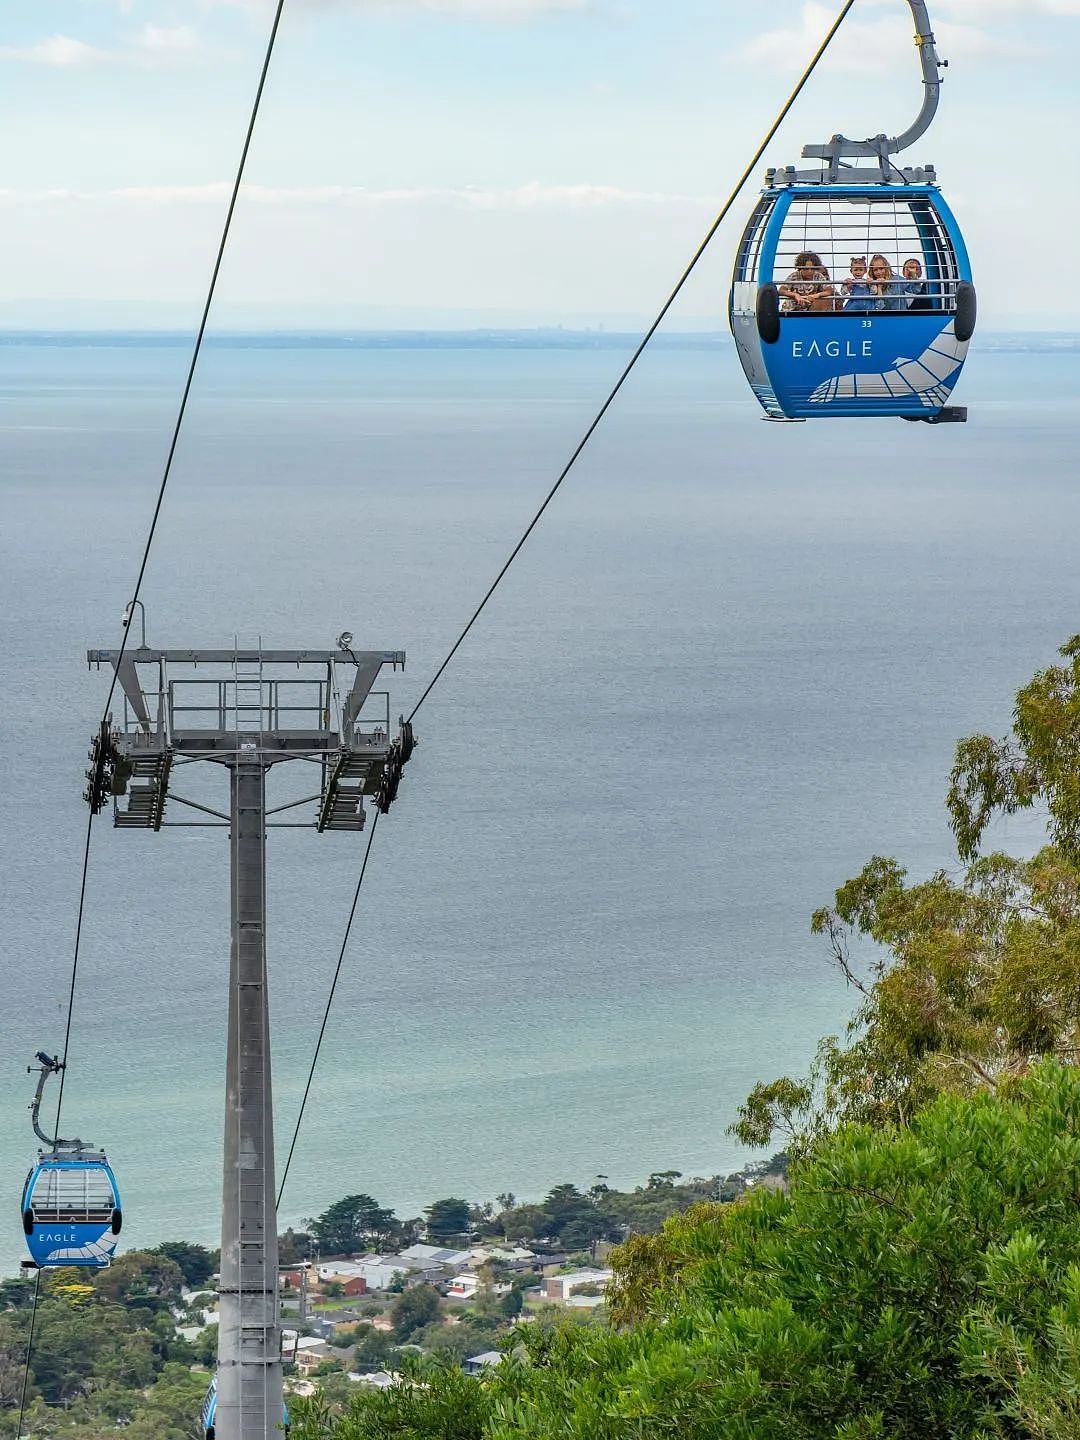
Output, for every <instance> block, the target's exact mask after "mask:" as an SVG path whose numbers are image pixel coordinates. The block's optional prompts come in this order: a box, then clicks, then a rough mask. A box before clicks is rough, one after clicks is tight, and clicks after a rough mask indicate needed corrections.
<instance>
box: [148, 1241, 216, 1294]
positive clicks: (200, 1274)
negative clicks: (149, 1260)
mask: <svg viewBox="0 0 1080 1440" xmlns="http://www.w3.org/2000/svg"><path fill="white" fill-rule="evenodd" d="M147 1253H148V1254H150V1255H164V1256H165V1258H166V1259H167V1260H172V1261H174V1262H175V1263H176V1264H177V1265H178V1266H179V1267H180V1273H181V1274H182V1275H183V1277H184V1284H185V1285H186V1286H187V1288H188V1289H189V1290H198V1289H200V1288H201V1287H202V1286H204V1285H205V1284H206V1282H207V1281H208V1280H209V1279H210V1277H211V1275H216V1274H217V1268H218V1251H217V1250H208V1249H207V1248H206V1246H205V1245H193V1244H191V1243H190V1242H189V1241H187V1240H165V1241H163V1243H162V1244H160V1245H155V1246H154V1248H153V1250H150V1251H148V1252H147Z"/></svg>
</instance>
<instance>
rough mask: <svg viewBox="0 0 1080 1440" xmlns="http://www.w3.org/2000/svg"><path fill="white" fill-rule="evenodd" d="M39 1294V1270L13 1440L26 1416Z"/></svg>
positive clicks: (16, 1439)
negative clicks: (17, 1418)
mask: <svg viewBox="0 0 1080 1440" xmlns="http://www.w3.org/2000/svg"><path fill="white" fill-rule="evenodd" d="M40 1295H41V1271H40V1270H39V1271H38V1272H37V1280H36V1281H35V1283H34V1305H33V1309H32V1310H31V1311H30V1333H29V1335H28V1336H27V1337H26V1360H25V1362H24V1363H23V1377H22V1394H21V1395H20V1396H19V1423H18V1425H17V1426H16V1428H15V1440H22V1433H23V1430H22V1427H23V1420H24V1419H25V1418H26V1391H27V1386H28V1383H29V1380H30V1356H31V1355H32V1354H33V1350H34V1326H35V1325H36V1323H37V1309H38V1297H39V1296H40Z"/></svg>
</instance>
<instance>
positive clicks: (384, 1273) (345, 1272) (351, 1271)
mask: <svg viewBox="0 0 1080 1440" xmlns="http://www.w3.org/2000/svg"><path fill="white" fill-rule="evenodd" d="M408 1270H409V1267H408V1266H407V1265H403V1264H402V1263H401V1261H400V1259H399V1258H398V1256H396V1255H363V1256H361V1258H360V1259H359V1260H333V1261H331V1262H329V1263H328V1264H326V1265H320V1266H319V1283H320V1284H322V1285H325V1284H326V1283H327V1282H330V1283H335V1282H336V1283H337V1284H338V1285H341V1286H346V1285H348V1283H349V1282H350V1281H351V1280H363V1282H364V1287H365V1288H364V1289H363V1290H361V1291H356V1290H354V1291H353V1292H346V1293H353V1294H365V1295H366V1294H367V1292H368V1291H369V1290H388V1289H389V1288H390V1286H391V1285H393V1284H394V1283H395V1282H396V1281H397V1280H398V1279H399V1278H401V1279H404V1277H405V1275H406V1274H407V1273H408Z"/></svg>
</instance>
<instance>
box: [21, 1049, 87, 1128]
mask: <svg viewBox="0 0 1080 1440" xmlns="http://www.w3.org/2000/svg"><path fill="white" fill-rule="evenodd" d="M34 1059H35V1060H37V1061H38V1066H37V1068H38V1070H39V1071H40V1073H39V1075H38V1082H37V1088H36V1090H35V1091H34V1098H33V1100H32V1101H31V1102H30V1121H31V1124H32V1125H33V1127H34V1134H35V1135H36V1136H37V1137H38V1139H39V1140H40V1141H42V1143H43V1144H45V1145H48V1146H49V1148H50V1149H51V1150H60V1149H81V1147H82V1141H81V1140H61V1139H60V1137H59V1135H46V1134H45V1131H44V1130H42V1128H41V1124H40V1117H41V1098H42V1096H43V1095H44V1093H45V1081H46V1080H48V1078H49V1076H50V1075H59V1074H60V1071H61V1070H63V1068H64V1062H63V1061H62V1060H61V1059H59V1058H58V1057H57V1056H55V1055H47V1054H46V1053H45V1051H44V1050H39V1051H38V1052H37V1054H36V1055H35V1056H34ZM34 1068H35V1067H34V1066H33V1065H28V1066H27V1067H26V1073H27V1074H28V1075H30V1074H32V1073H33V1071H34Z"/></svg>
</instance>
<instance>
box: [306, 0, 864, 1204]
mask: <svg viewBox="0 0 1080 1440" xmlns="http://www.w3.org/2000/svg"><path fill="white" fill-rule="evenodd" d="M854 5H855V0H846V3H845V4H844V5H843V7H842V8H841V10H840V13H839V14H838V15H837V17H836V19H835V20H834V21H833V23H832V25H831V26H830V27H829V30H828V33H827V34H826V35H825V38H824V39H823V40H822V42H821V44H820V45H819V46H818V48H817V50H816V51H815V52H814V55H813V58H812V59H811V60H810V62H809V64H808V65H807V67H806V69H805V70H804V71H803V73H802V75H801V77H800V78H799V81H798V84H797V85H796V86H795V88H794V90H792V92H791V94H790V95H789V96H788V98H787V100H786V101H785V102H784V105H783V107H782V109H781V110H780V112H779V114H778V115H777V117H776V119H775V120H774V121H773V123H772V124H771V125H770V126H769V129H768V130H767V132H766V134H765V136H764V138H763V139H762V141H761V143H760V145H759V146H758V147H757V149H756V150H755V151H754V155H753V158H752V159H751V160H750V162H749V164H748V165H747V167H746V169H745V170H744V171H743V173H742V175H741V176H740V178H739V181H738V183H737V184H736V186H735V188H734V190H732V192H731V194H730V195H729V196H728V198H727V200H726V201H725V202H724V205H723V207H722V208H721V210H720V213H719V214H718V215H717V217H716V219H715V220H714V221H713V223H712V224H711V225H710V226H709V229H708V231H707V232H706V234H705V238H704V239H703V240H702V241H701V244H700V245H699V246H698V248H697V250H696V251H695V252H694V255H693V257H692V258H691V260H690V263H689V264H688V265H687V266H686V269H685V270H684V271H683V273H682V275H681V276H680V277H679V280H678V282H677V284H676V285H675V288H674V289H673V290H672V292H671V294H670V295H669V296H668V298H667V299H666V300H665V301H664V304H663V307H662V308H661V310H660V312H659V314H658V315H657V317H656V319H655V320H654V321H653V323H652V324H651V325H650V326H649V328H648V330H647V331H646V332H645V335H644V337H643V338H642V340H641V342H640V344H639V345H638V347H637V349H636V350H635V351H634V353H633V355H632V356H631V358H630V360H629V362H628V364H627V365H626V366H625V368H624V369H623V372H622V374H621V375H620V376H619V378H618V380H617V381H616V383H615V385H614V387H613V388H612V390H611V392H610V394H609V395H608V397H607V399H606V400H605V401H604V403H603V405H602V406H601V407H600V409H599V410H598V411H597V413H596V415H595V417H594V418H593V420H592V423H591V424H590V425H589V428H588V429H587V430H586V431H585V434H584V435H583V436H582V438H581V441H580V442H579V443H578V445H577V447H576V449H575V450H574V452H573V454H572V455H571V456H570V459H569V460H568V461H567V463H566V465H565V466H564V467H563V470H562V472H561V473H560V475H559V477H558V479H557V480H556V481H555V483H554V485H553V486H552V487H551V489H550V490H549V491H548V493H547V495H546V496H545V498H544V502H543V504H542V505H541V506H540V508H539V510H537V512H536V514H535V515H534V516H533V518H532V519H531V520H530V521H529V524H528V526H527V527H526V529H525V531H524V533H523V534H522V536H521V538H520V539H519V540H518V542H517V544H516V545H515V546H514V548H513V550H512V551H511V552H510V555H509V556H508V558H507V560H506V562H505V564H504V565H503V567H502V569H501V570H500V571H499V573H498V574H497V575H496V576H495V579H494V580H493V581H492V582H491V584H490V586H489V587H488V589H487V591H486V592H485V594H484V597H483V599H482V600H481V601H480V603H479V605H477V607H476V609H475V610H474V611H473V613H472V615H471V616H470V618H469V622H468V624H467V625H466V626H465V628H464V629H463V630H462V632H461V634H460V635H459V636H458V637H457V639H456V640H455V641H454V643H453V645H452V646H451V647H450V650H449V651H448V652H447V654H446V657H445V658H444V659H443V661H442V664H441V665H440V666H439V668H438V669H437V670H436V671H435V674H434V675H433V676H432V678H431V679H430V680H429V682H428V684H427V687H426V688H425V690H424V692H423V694H422V695H421V696H420V699H419V700H418V701H417V702H416V704H415V705H414V706H413V708H412V710H411V711H410V712H409V720H410V722H411V721H412V720H413V718H414V717H415V716H416V713H417V711H418V710H419V709H420V707H421V705H423V703H424V701H425V700H426V699H427V698H428V696H429V695H430V694H431V692H432V690H434V688H435V686H436V685H437V684H438V682H439V680H440V679H441V678H442V676H443V673H444V672H445V670H446V669H447V667H448V666H449V664H450V662H451V661H452V660H453V658H454V656H455V655H456V654H457V652H458V650H459V648H460V646H461V644H462V642H463V641H464V640H465V638H466V636H467V635H468V633H469V631H470V630H471V629H472V627H473V626H474V625H475V624H476V621H477V620H478V619H479V618H480V614H481V612H482V611H483V609H484V607H485V606H486V605H487V603H488V601H489V600H490V599H491V597H492V596H493V595H494V593H495V591H496V590H497V589H498V587H499V585H500V583H501V582H502V580H503V577H504V576H505V575H506V572H507V571H508V570H509V569H510V566H511V565H512V564H513V563H514V561H515V560H516V559H517V557H518V555H519V554H520V552H521V550H522V548H523V547H524V545H525V542H526V540H528V538H529V536H530V535H531V534H532V532H533V531H534V530H535V529H536V526H537V525H538V524H539V522H540V519H541V517H542V516H543V514H544V511H545V510H546V509H547V508H548V506H549V505H550V504H551V502H552V500H553V499H554V498H555V495H556V493H557V492H558V490H559V488H560V487H561V485H562V483H563V481H564V480H565V479H566V478H567V476H568V475H569V474H570V472H571V470H572V469H573V468H574V465H575V464H576V463H577V460H578V458H579V456H580V455H581V453H582V451H583V450H584V449H585V447H586V445H587V444H588V443H589V441H590V440H591V439H592V436H593V434H594V432H595V431H596V429H597V428H598V426H599V425H600V422H601V421H602V420H603V418H604V416H605V415H606V414H607V412H608V411H609V410H610V408H611V406H612V404H613V403H614V400H615V397H616V396H617V395H618V393H619V391H620V390H621V389H622V387H623V385H624V384H625V383H626V380H627V378H628V377H629V375H630V372H631V371H632V370H633V368H634V366H635V365H636V364H637V362H638V361H639V360H640V359H641V356H642V354H643V353H644V351H645V348H646V346H647V345H648V344H649V341H650V340H651V339H652V338H653V336H654V335H655V334H656V332H657V330H658V329H659V328H660V326H661V324H662V323H663V321H664V319H665V317H666V316H667V314H668V312H669V310H670V309H671V307H672V305H674V303H675V301H676V300H677V299H678V297H679V294H680V293H681V291H682V290H683V287H684V286H685V285H686V282H687V281H688V280H689V279H690V276H691V275H692V274H693V272H694V270H695V269H696V268H697V265H698V262H699V261H700V260H701V258H702V256H703V255H704V254H705V251H706V250H707V249H708V248H709V245H710V243H711V242H712V240H713V238H714V236H715V235H716V232H717V231H718V230H719V228H720V226H721V225H722V224H723V222H724V220H725V219H726V218H727V216H728V214H729V212H730V211H731V209H732V207H733V206H734V204H735V202H736V200H737V199H738V198H739V195H740V194H741V193H742V191H743V189H744V188H745V186H746V183H747V181H748V180H749V179H750V176H751V175H752V174H753V172H754V170H755V169H756V168H757V166H758V164H759V162H760V161H761V157H762V156H763V155H764V154H765V151H766V150H767V149H768V147H769V145H771V144H772V141H773V139H774V138H775V136H776V132H777V131H778V130H779V129H780V126H781V125H782V124H783V123H784V121H785V120H786V119H787V117H788V114H789V113H790V111H791V109H792V107H793V106H794V104H795V102H796V100H798V98H799V96H800V95H801V94H802V92H803V90H804V89H805V88H806V85H807V83H808V82H809V80H810V77H811V76H812V75H813V73H814V71H815V70H816V69H817V67H818V65H819V64H820V63H821V61H822V60H823V58H824V56H825V53H826V51H827V50H828V48H829V46H830V45H831V44H832V42H833V40H834V39H835V38H836V35H837V33H838V31H839V30H840V27H841V25H843V23H844V21H845V20H846V19H847V17H848V15H849V14H850V13H851V10H852V9H853V8H854ZM377 818H378V817H377V816H376V820H377ZM374 839H375V824H374V822H373V823H372V827H371V834H370V835H369V837H368V843H367V849H366V850H365V851H364V859H363V863H362V864H361V867H360V877H359V879H358V880H357V882H356V888H355V890H354V891H353V898H352V906H351V907H350V910H349V919H348V922H347V924H346V926H345V936H344V939H343V940H342V943H341V949H340V951H339V952H338V959H337V965H336V967H335V969H334V978H333V981H332V982H331V985H330V993H329V995H328V997H327V1001H326V1008H325V1010H324V1012H323V1019H322V1025H321V1026H320V1029H319V1036H318V1039H317V1040H316V1042H315V1053H314V1055H313V1057H312V1061H311V1066H310V1069H309V1070H308V1078H307V1085H306V1086H305V1089H304V1098H303V1100H302V1102H301V1106H300V1114H299V1116H298V1117H297V1121H296V1126H295V1128H294V1130H293V1135H292V1143H291V1145H290V1146H289V1156H288V1160H287V1161H286V1163H285V1170H284V1173H283V1175H282V1178H281V1184H280V1186H279V1187H278V1206H279V1207H280V1205H281V1196H282V1192H283V1191H284V1188H285V1180H286V1178H287V1176H288V1173H289V1167H290V1165H291V1164H292V1158H293V1154H294V1152H295V1150H296V1142H297V1138H298V1136H299V1134H300V1126H301V1123H302V1121H303V1118H304V1111H305V1108H306V1106H307V1100H308V1095H309V1094H310V1092H311V1084H312V1080H313V1079H314V1076H315V1066H316V1064H317V1062H318V1058H319V1051H320V1049H321V1048H322V1042H323V1036H324V1035H325V1034H326V1026H327V1021H328V1020H329V1018H330V1008H331V1006H332V1005H333V1003H334V995H335V993H336V991H337V984H338V979H339V977H340V975H341V967H342V963H343V961H344V958H345V950H346V947H347V945H348V943H349V935H350V933H351V931H352V924H353V918H354V917H355V915H356V909H357V904H358V902H359V899H360V889H361V886H362V885H363V883H364V874H365V872H366V870H367V863H368V857H369V856H370V854H371V845H372V841H373V840H374Z"/></svg>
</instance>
